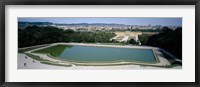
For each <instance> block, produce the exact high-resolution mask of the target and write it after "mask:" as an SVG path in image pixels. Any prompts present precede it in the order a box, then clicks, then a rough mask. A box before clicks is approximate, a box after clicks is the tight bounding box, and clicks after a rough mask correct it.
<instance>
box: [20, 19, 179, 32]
mask: <svg viewBox="0 0 200 87" xmlns="http://www.w3.org/2000/svg"><path fill="white" fill-rule="evenodd" d="M34 25H36V26H40V27H45V26H53V27H57V28H60V29H64V30H67V29H71V30H74V31H132V30H149V29H151V30H160V29H162V28H163V27H168V28H170V29H173V30H174V29H176V28H178V27H182V26H178V25H177V26H175V25H174V26H163V25H151V24H148V25H127V24H117V23H71V24H64V23H63V24H61V23H52V22H23V21H19V22H18V28H19V29H25V28H26V27H28V26H34Z"/></svg>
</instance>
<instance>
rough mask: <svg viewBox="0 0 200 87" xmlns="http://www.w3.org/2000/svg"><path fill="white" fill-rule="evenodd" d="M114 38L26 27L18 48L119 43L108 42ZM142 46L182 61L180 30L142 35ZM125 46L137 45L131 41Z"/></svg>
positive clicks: (102, 34) (47, 28)
mask: <svg viewBox="0 0 200 87" xmlns="http://www.w3.org/2000/svg"><path fill="white" fill-rule="evenodd" d="M114 36H116V35H115V34H114V33H111V32H100V31H99V32H78V31H73V30H63V29H59V28H56V27H50V26H49V27H38V26H28V27H26V28H25V29H18V47H19V48H22V47H28V46H33V45H40V44H48V43H56V42H79V43H119V42H117V41H110V38H112V37H114ZM139 40H140V42H141V44H142V45H148V46H156V47H160V48H163V49H165V50H167V51H169V52H170V53H172V54H174V55H175V56H176V57H178V58H180V59H182V28H177V29H175V30H172V29H169V28H167V27H164V28H163V29H161V31H160V33H158V34H155V35H149V34H143V35H140V36H139ZM127 44H138V42H136V41H135V40H134V39H131V40H129V41H128V42H127Z"/></svg>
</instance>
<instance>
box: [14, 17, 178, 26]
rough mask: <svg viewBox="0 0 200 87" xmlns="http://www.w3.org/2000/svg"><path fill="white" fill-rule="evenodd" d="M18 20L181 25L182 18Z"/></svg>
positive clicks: (32, 20) (45, 18) (44, 18)
mask: <svg viewBox="0 0 200 87" xmlns="http://www.w3.org/2000/svg"><path fill="white" fill-rule="evenodd" d="M18 21H26V22H52V23H63V24H71V23H117V24H127V25H148V24H151V25H169V26H170V25H175V26H182V18H119V17H118V18H112V17H108V18H105V17H102V18H99V17H91V18H86V17H82V18H78V17H77V18H66V17H65V18H60V17H59V18H56V17H50V18H48V17H43V18H42V17H41V18H34V17H26V18H23V17H22V18H18Z"/></svg>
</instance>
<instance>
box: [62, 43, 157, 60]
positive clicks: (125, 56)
mask: <svg viewBox="0 0 200 87" xmlns="http://www.w3.org/2000/svg"><path fill="white" fill-rule="evenodd" d="M59 57H60V58H62V59H64V60H71V61H77V62H115V61H124V62H146V63H155V62H156V59H155V56H154V53H153V51H152V49H138V48H137V49H135V48H114V47H96V46H72V47H70V48H69V47H66V48H65V49H64V51H63V52H62V53H61V54H60V56H59Z"/></svg>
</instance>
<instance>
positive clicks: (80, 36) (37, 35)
mask: <svg viewBox="0 0 200 87" xmlns="http://www.w3.org/2000/svg"><path fill="white" fill-rule="evenodd" d="M114 36H116V35H115V34H114V33H108V32H75V31H73V30H63V29H59V28H56V27H50V26H49V27H38V26H28V27H26V28H25V29H18V47H19V48H21V47H28V46H33V45H40V44H48V43H56V42H79V43H110V42H111V41H110V38H112V37H114Z"/></svg>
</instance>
